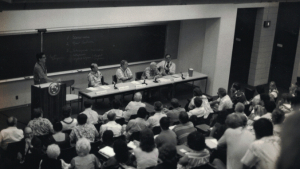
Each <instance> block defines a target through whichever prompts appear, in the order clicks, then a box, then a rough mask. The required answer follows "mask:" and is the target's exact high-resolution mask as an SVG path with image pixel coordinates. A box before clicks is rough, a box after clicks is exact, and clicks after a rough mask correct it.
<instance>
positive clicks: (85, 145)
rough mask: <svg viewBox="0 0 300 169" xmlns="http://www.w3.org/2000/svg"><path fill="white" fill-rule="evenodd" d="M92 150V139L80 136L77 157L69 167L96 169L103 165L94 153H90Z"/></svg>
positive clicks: (77, 143) (71, 168) (74, 168)
mask: <svg viewBox="0 0 300 169" xmlns="http://www.w3.org/2000/svg"><path fill="white" fill-rule="evenodd" d="M90 151H91V144H90V140H88V139H86V138H80V139H79V140H78V141H77V142H76V152H77V154H78V156H77V157H74V158H73V159H72V161H71V166H70V167H69V169H94V168H95V169H96V168H100V167H101V163H100V162H99V160H98V158H97V157H96V156H95V155H94V154H89V152H90Z"/></svg>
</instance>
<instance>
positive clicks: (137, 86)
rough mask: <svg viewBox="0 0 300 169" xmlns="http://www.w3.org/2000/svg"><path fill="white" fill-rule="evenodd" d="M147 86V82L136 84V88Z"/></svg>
mask: <svg viewBox="0 0 300 169" xmlns="http://www.w3.org/2000/svg"><path fill="white" fill-rule="evenodd" d="M145 86H146V84H138V85H136V86H135V87H136V88H143V87H145Z"/></svg>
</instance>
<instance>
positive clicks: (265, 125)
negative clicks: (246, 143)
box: [253, 118, 273, 139]
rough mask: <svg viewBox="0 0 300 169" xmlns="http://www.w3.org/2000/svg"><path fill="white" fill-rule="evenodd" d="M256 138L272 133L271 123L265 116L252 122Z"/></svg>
mask: <svg viewBox="0 0 300 169" xmlns="http://www.w3.org/2000/svg"><path fill="white" fill-rule="evenodd" d="M253 129H254V131H255V136H256V139H261V138H263V137H266V136H271V135H273V124H272V122H271V121H270V120H268V119H266V118H260V119H258V120H256V121H254V123H253Z"/></svg>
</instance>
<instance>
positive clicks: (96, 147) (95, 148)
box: [90, 141, 102, 155]
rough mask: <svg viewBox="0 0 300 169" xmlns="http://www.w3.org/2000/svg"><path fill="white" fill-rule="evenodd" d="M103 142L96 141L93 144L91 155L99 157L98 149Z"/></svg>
mask: <svg viewBox="0 0 300 169" xmlns="http://www.w3.org/2000/svg"><path fill="white" fill-rule="evenodd" d="M101 143H102V142H101V141H96V142H93V143H91V151H90V153H91V154H94V155H97V154H98V150H99V149H98V147H99V146H100V145H101Z"/></svg>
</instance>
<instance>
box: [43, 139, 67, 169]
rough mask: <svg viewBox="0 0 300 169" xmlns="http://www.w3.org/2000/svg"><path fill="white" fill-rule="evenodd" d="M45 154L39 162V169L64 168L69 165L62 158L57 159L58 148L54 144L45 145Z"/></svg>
mask: <svg viewBox="0 0 300 169" xmlns="http://www.w3.org/2000/svg"><path fill="white" fill-rule="evenodd" d="M46 154H47V156H45V157H44V158H43V159H42V161H41V164H40V169H54V168H55V169H60V168H61V169H64V168H67V167H69V164H66V163H65V161H64V160H62V159H58V157H59V154H60V148H59V147H58V145H56V144H51V145H49V146H48V147H47V151H46Z"/></svg>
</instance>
